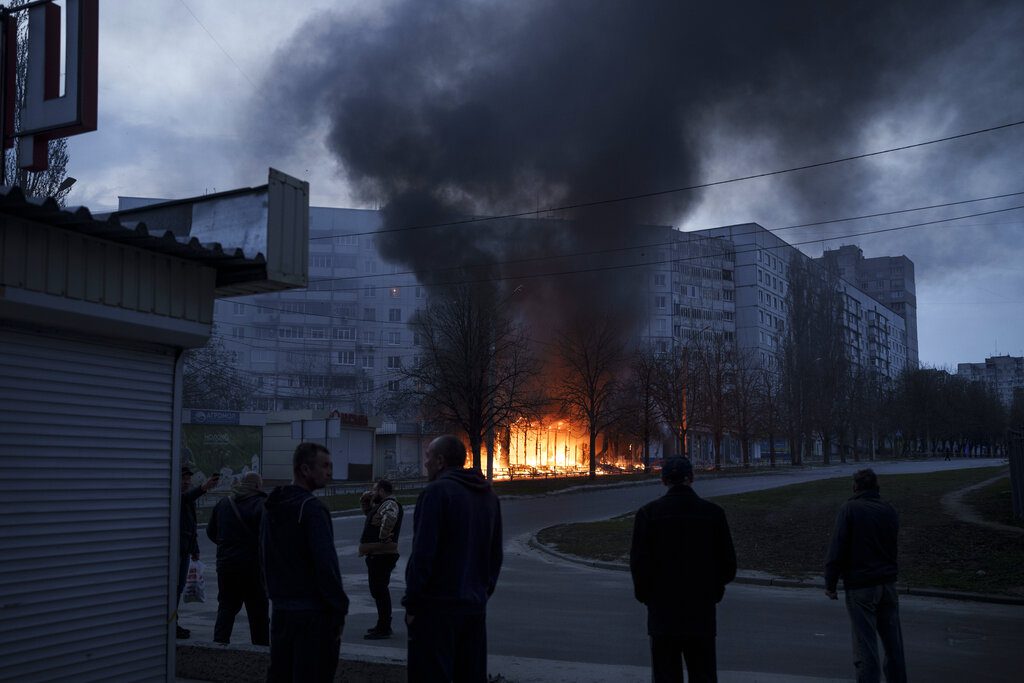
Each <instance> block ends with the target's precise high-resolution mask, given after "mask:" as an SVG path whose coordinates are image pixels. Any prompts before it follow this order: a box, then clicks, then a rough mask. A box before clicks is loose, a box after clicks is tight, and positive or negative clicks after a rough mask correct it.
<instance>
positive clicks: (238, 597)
mask: <svg viewBox="0 0 1024 683" xmlns="http://www.w3.org/2000/svg"><path fill="white" fill-rule="evenodd" d="M243 604H244V605H245V613H246V615H247V616H248V617H249V639H250V640H251V641H252V644H253V645H270V617H269V610H268V602H267V594H266V592H265V591H264V590H263V582H262V581H261V580H260V573H259V570H258V569H257V568H255V567H253V568H252V569H241V570H239V569H221V568H218V569H217V622H216V623H215V624H214V626H213V640H214V641H215V642H218V643H229V642H231V630H232V628H234V625H235V617H236V616H238V612H239V610H241V609H242V605H243Z"/></svg>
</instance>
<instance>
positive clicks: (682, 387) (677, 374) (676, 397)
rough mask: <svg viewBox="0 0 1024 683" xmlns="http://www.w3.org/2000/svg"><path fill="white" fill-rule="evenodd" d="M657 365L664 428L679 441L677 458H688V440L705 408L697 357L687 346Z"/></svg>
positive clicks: (658, 400) (658, 360) (656, 385)
mask: <svg viewBox="0 0 1024 683" xmlns="http://www.w3.org/2000/svg"><path fill="white" fill-rule="evenodd" d="M691 341H692V340H691ZM656 363H657V367H656V371H655V376H654V386H653V388H654V402H655V404H656V405H657V407H658V412H659V413H660V415H661V418H662V421H663V424H664V426H665V427H666V428H667V429H668V430H669V432H671V434H672V436H673V438H674V440H675V443H676V454H677V455H680V456H684V455H688V453H687V448H686V437H687V434H688V433H689V431H690V428H691V426H692V425H693V424H695V423H696V422H697V421H698V416H699V407H700V405H701V402H700V400H699V397H698V390H699V387H698V384H697V373H696V372H695V369H696V354H695V353H691V346H690V345H689V344H686V345H683V346H681V347H679V348H678V349H677V348H673V350H672V351H671V353H668V354H661V355H659V356H658V357H657V358H656Z"/></svg>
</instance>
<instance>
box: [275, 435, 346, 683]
mask: <svg viewBox="0 0 1024 683" xmlns="http://www.w3.org/2000/svg"><path fill="white" fill-rule="evenodd" d="M333 474H334V472H333V467H332V464H331V453H330V451H328V450H327V449H326V448H325V447H323V446H321V445H320V444H316V443H300V444H299V445H298V447H296V449H295V453H294V454H293V455H292V483H291V485H290V486H279V487H277V488H275V489H274V490H273V491H272V492H271V493H270V496H269V497H268V498H267V504H266V511H265V512H264V513H263V524H262V526H261V528H260V540H261V552H262V555H263V567H264V571H265V573H266V579H267V593H268V594H269V595H270V600H271V602H273V603H274V611H273V616H272V617H271V622H270V670H269V672H268V680H270V681H271V682H275V683H276V682H278V681H282V682H283V681H288V682H291V681H295V682H297V683H298V682H302V683H305V682H307V681H308V682H310V683H320V682H321V681H325V682H326V681H331V680H333V678H334V672H335V670H336V669H337V668H338V653H339V650H340V648H341V631H342V629H343V628H344V626H345V615H346V614H348V596H346V595H345V590H344V588H343V587H342V585H341V570H340V569H339V568H338V554H337V552H336V551H335V549H334V526H333V524H332V523H331V513H330V512H329V511H328V510H327V507H326V506H325V505H324V504H323V503H322V502H320V501H319V500H318V499H317V498H316V497H315V496H314V495H313V493H312V492H313V491H316V490H317V489H322V488H323V487H324V486H326V485H327V483H328V482H330V481H331V479H332V478H333Z"/></svg>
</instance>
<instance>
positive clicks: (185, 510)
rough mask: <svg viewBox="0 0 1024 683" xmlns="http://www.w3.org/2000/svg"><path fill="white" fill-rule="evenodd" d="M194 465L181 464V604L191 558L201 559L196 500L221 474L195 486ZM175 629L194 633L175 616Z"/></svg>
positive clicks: (183, 635)
mask: <svg viewBox="0 0 1024 683" xmlns="http://www.w3.org/2000/svg"><path fill="white" fill-rule="evenodd" d="M185 452H186V456H188V455H189V454H190V451H188V449H185ZM194 467H195V466H194V465H192V463H191V462H188V461H187V460H186V461H185V462H184V463H183V464H182V466H181V514H180V516H179V518H178V604H181V592H182V591H183V590H185V579H187V578H188V561H189V558H191V559H193V560H196V561H198V560H199V538H198V534H197V533H196V530H197V529H198V527H199V524H198V522H197V521H196V501H197V500H199V499H200V498H202V497H203V495H204V494H205V493H206V492H207V491H209V490H210V489H212V488H216V487H217V483H218V482H219V481H220V475H219V474H217V473H216V472H215V473H213V474H211V475H210V477H209V478H208V479H207V480H206V481H204V482H203V483H202V485H201V486H196V487H194V488H193V487H192V475H193V474H195V471H194ZM174 631H175V636H176V637H178V638H181V639H184V638H188V637H189V636H190V635H192V632H191V631H189V630H188V629H187V628H182V627H181V626H179V625H178V622H177V618H175V623H174Z"/></svg>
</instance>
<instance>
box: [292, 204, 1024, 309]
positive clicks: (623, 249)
mask: <svg viewBox="0 0 1024 683" xmlns="http://www.w3.org/2000/svg"><path fill="white" fill-rule="evenodd" d="M1020 195H1024V191H1021V192H1009V193H1006V194H998V195H992V196H989V197H978V198H976V199H963V200H959V201H955V202H945V203H942V204H932V205H929V206H919V207H914V208H910V209H896V210H893V211H882V212H878V213H872V214H864V215H861V216H850V217H847V218H834V219H829V220H822V221H815V222H812V223H800V224H797V225H787V226H783V227H779V228H759V229H753V230H750V231H748V232H742V233H739V234H740V236H743V235H749V234H755V233H757V232H759V231H760V230H766V231H767V232H770V233H773V234H774V233H777V232H782V231H785V230H793V229H796V228H807V227H814V226H819V225H828V224H832V223H848V222H852V221H858V220H865V219H868V218H881V217H884V216H893V215H898V214H904V213H913V212H916V211H927V210H931V209H940V208H948V207H951V206H961V205H963V204H973V203H976V202H983V201H990V200H993V199H1005V198H1007V197H1017V196H1020ZM667 229H671V228H667ZM674 232H678V233H679V234H682V235H689V237H688V238H687V239H689V240H693V241H698V240H703V241H707V242H714V241H717V240H718V239H719V238H717V237H710V236H705V235H697V234H695V231H686V232H683V231H674ZM357 234H360V235H361V234H366V233H357ZM371 234H372V233H371ZM339 236H340V235H339ZM842 237H843V236H841V235H840V236H836V237H827V238H820V239H842ZM311 239H316V238H311ZM680 241H682V240H681V239H674V240H670V241H667V242H652V243H649V244H639V245H630V246H625V247H609V248H605V249H595V250H590V251H581V252H575V253H567V254H551V255H545V256H531V257H524V258H520V259H509V260H504V261H491V262H488V263H477V264H468V265H462V266H447V267H444V268H432V269H430V270H426V271H423V272H424V273H445V272H453V271H460V270H464V269H470V268H494V267H498V266H506V265H521V264H524V263H535V262H538V261H547V260H552V259H560V258H566V259H567V258H582V257H586V256H599V255H603V254H611V253H621V252H627V251H631V250H637V249H652V248H655V247H667V246H671V245H673V244H678V243H679V242H680ZM815 241H817V240H815ZM396 275H414V276H417V277H418V276H419V275H420V273H417V272H416V271H413V270H403V271H397V272H394V273H364V274H362V275H346V276H343V277H336V278H321V279H317V280H315V282H319V283H324V282H346V281H349V280H366V279H372V278H379V277H393V276H396ZM355 289H358V287H357V288H355ZM331 291H336V292H337V291H353V290H351V289H334V290H331Z"/></svg>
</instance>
